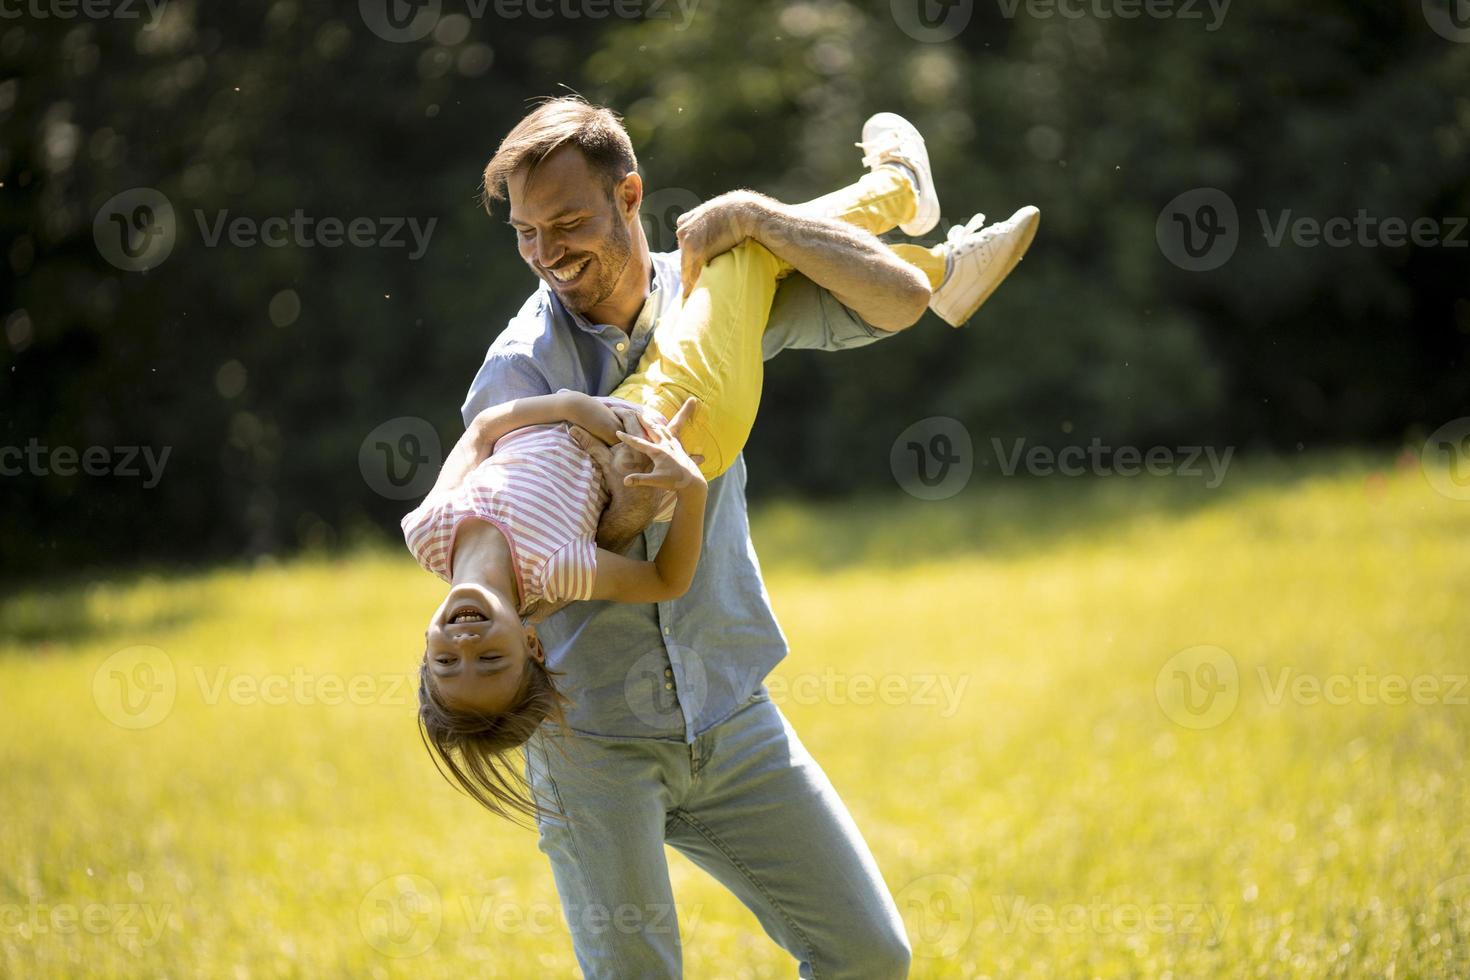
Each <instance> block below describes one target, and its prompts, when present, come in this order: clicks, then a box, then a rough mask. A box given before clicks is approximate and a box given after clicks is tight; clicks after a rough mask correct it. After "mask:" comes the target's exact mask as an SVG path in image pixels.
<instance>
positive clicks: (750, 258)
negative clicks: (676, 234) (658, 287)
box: [612, 240, 791, 479]
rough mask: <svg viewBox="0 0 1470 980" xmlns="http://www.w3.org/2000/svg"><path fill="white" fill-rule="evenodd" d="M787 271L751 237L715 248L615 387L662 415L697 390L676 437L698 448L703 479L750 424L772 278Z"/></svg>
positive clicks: (722, 463)
mask: <svg viewBox="0 0 1470 980" xmlns="http://www.w3.org/2000/svg"><path fill="white" fill-rule="evenodd" d="M790 271H791V267H790V266H789V265H787V264H786V263H785V262H782V261H781V260H780V259H778V258H776V256H775V255H773V254H772V253H771V251H770V250H769V249H767V248H766V247H765V246H764V245H761V244H759V243H757V242H754V241H748V240H747V241H745V242H742V243H741V244H739V245H737V246H735V247H734V248H732V249H731V250H730V251H728V252H725V253H724V254H722V255H717V256H716V257H715V258H714V259H713V261H711V262H710V263H709V264H708V265H706V266H705V267H704V269H703V270H702V271H701V272H700V274H699V281H698V282H697V283H696V284H695V287H694V291H693V292H692V293H690V295H689V298H688V299H686V300H685V301H684V303H683V305H682V306H681V307H680V308H679V309H678V310H677V311H676V312H675V314H674V316H673V319H672V322H670V321H669V320H665V321H663V322H661V323H659V324H658V326H657V327H656V328H655V329H654V332H653V339H652V340H650V341H649V342H648V348H647V349H646V350H645V351H644V352H643V359H642V360H641V361H639V363H638V370H637V371H635V372H634V373H633V374H631V375H629V376H628V379H627V380H626V381H624V382H623V383H622V384H621V385H619V386H618V387H617V389H616V390H614V391H613V393H612V394H613V397H614V398H623V399H626V400H627V401H630V402H633V403H634V404H637V405H643V406H646V407H648V408H652V409H654V410H656V411H658V412H660V413H661V414H662V415H663V416H664V418H672V417H673V415H674V413H675V412H677V411H678V410H679V406H680V405H682V404H683V403H684V399H686V398H691V397H692V398H698V399H699V402H700V405H699V410H698V411H696V412H695V413H694V417H693V418H692V419H691V420H690V422H689V424H688V426H687V427H686V428H685V429H684V431H683V432H682V433H681V434H680V441H681V442H682V443H683V444H684V448H685V449H687V450H688V451H689V453H690V454H691V455H695V454H703V456H704V462H703V463H701V464H700V467H699V468H700V470H701V471H702V472H703V473H704V475H705V477H706V478H707V479H714V478H715V477H717V476H719V475H720V474H721V473H723V472H725V470H727V469H729V467H730V465H731V464H732V463H734V462H735V457H736V456H737V455H738V454H739V453H740V450H741V449H743V448H745V440H746V439H747V438H749V436H750V430H751V427H752V426H754V425H755V415H756V410H757V408H759V406H760V398H761V384H762V381H763V379H764V374H765V364H764V361H763V359H762V357H761V335H762V334H763V333H764V332H765V329H766V318H767V317H768V316H769V315H770V312H771V299H772V298H773V297H774V296H775V295H776V283H777V281H778V280H779V279H780V278H781V277H782V276H784V275H785V274H786V273H787V272H790Z"/></svg>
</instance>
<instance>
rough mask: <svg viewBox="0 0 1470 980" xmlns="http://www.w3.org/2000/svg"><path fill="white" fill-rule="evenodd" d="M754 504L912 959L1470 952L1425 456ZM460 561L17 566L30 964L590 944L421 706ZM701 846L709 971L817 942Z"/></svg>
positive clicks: (1280, 961) (827, 734) (9, 880)
mask: <svg viewBox="0 0 1470 980" xmlns="http://www.w3.org/2000/svg"><path fill="white" fill-rule="evenodd" d="M1466 495H1467V496H1470V493H1467V494H1466ZM755 538H756V543H757V546H758V548H759V550H760V553H761V556H762V559H763V562H764V567H765V571H766V575H767V581H768V584H769V586H770V590H771V594H772V596H773V600H774V602H775V604H776V607H777V611H778V613H779V614H780V617H781V621H782V624H783V626H784V628H785V630H786V632H787V635H788V637H789V639H790V640H791V645H792V652H791V655H790V656H789V657H788V658H787V660H786V661H785V662H784V663H783V664H782V666H781V667H780V669H779V670H778V671H777V673H776V674H775V675H773V677H772V679H771V681H770V685H771V689H772V694H773V697H774V698H775V699H776V700H777V701H778V703H780V704H781V705H782V707H783V709H784V710H785V711H786V712H787V714H788V715H789V716H790V718H791V719H792V721H793V723H794V725H795V727H796V729H797V731H798V732H800V733H801V735H802V737H803V739H804V741H805V743H806V744H807V746H808V748H810V749H811V751H812V752H813V754H814V755H815V756H816V757H817V758H818V760H820V761H821V762H822V763H823V764H824V765H825V767H826V769H827V771H828V773H829V774H830V775H831V777H832V779H833V781H834V782H835V783H836V785H837V787H838V789H839V790H840V791H841V792H842V794H843V797H844V798H845V800H846V801H847V803H848V805H849V807H850V808H851V810H852V812H853V814H854V816H855V818H856V820H857V823H858V825H859V826H860V827H861V828H862V830H863V831H864V833H865V835H866V836H867V839H868V841H869V842H870V844H871V845H872V848H873V850H874V851H875V853H876V855H877V858H878V862H879V865H880V866H881V868H882V869H883V872H884V875H885V877H886V878H887V881H888V885H889V887H890V888H891V890H892V892H893V894H894V895H895V897H896V898H897V900H898V903H899V905H900V907H901V909H902V910H903V913H904V916H905V921H906V924H907V927H908V930H909V935H910V939H911V941H912V944H913V947H914V954H915V956H914V968H913V975H914V976H916V977H975V976H992V977H1053V976H1054V977H1094V976H1095V977H1125V976H1146V977H1170V976H1172V977H1213V976H1269V977H1316V976H1395V977H1423V976H1454V975H1461V976H1463V975H1465V974H1466V973H1467V972H1470V945H1467V943H1470V805H1467V804H1470V766H1467V762H1466V759H1467V756H1470V705H1467V702H1470V689H1467V686H1466V676H1467V672H1470V649H1467V637H1470V601H1467V596H1470V589H1467V586H1470V547H1467V542H1470V500H1461V499H1456V498H1455V497H1454V496H1450V495H1445V494H1442V493H1439V492H1436V491H1435V490H1434V489H1433V488H1432V487H1431V485H1430V483H1429V481H1427V480H1426V478H1425V474H1424V472H1422V471H1421V469H1420V467H1419V465H1418V461H1417V459H1411V458H1406V459H1403V460H1399V461H1394V460H1392V459H1391V458H1389V457H1382V458H1369V457H1362V456H1351V457H1346V456H1345V457H1324V458H1317V459H1310V460H1307V461H1305V462H1303V461H1300V460H1298V461H1294V462H1291V463H1270V462H1256V463H1252V464H1247V463H1237V464H1236V466H1235V467H1234V468H1233V469H1232V470H1231V472H1230V474H1229V478H1228V479H1227V480H1226V481H1225V482H1224V483H1223V485H1222V486H1220V487H1219V488H1218V489H1216V490H1207V489H1205V488H1204V487H1203V486H1202V485H1201V483H1200V481H1198V480H1194V481H1191V480H1187V479H1183V478H1178V477H1175V478H1167V477H1163V478H1142V477H1141V478H1135V479H1125V478H1121V477H1111V478H1086V479H1083V478H1078V479H1067V478H1061V477H1053V478H1050V479H1036V478H1033V479H1028V480H1021V479H1015V480H1003V479H993V480H990V481H977V482H975V483H972V484H971V485H970V487H969V488H968V489H967V490H966V492H965V493H963V494H961V495H960V496H958V497H955V498H953V499H950V500H947V501H935V502H924V501H919V500H915V499H913V498H910V497H908V496H906V495H904V494H902V493H900V492H898V491H897V490H895V491H894V493H893V494H892V495H890V496H888V497H884V498H881V499H868V500H866V501H863V502H860V503H854V504H840V505H806V504H804V505H801V506H784V505H782V506H770V507H766V508H764V509H762V510H758V511H757V513H756V515H755ZM438 591H439V590H438V586H437V584H436V581H435V580H434V579H432V578H431V577H430V576H428V575H427V574H425V573H424V572H422V571H421V570H419V568H418V567H417V566H416V565H415V564H414V562H413V561H412V559H411V558H410V556H409V555H408V554H407V552H406V551H403V550H401V549H397V548H388V547H380V548H372V549H366V550H363V551H360V552H358V553H354V554H351V555H348V556H341V557H332V558H327V557H320V558H304V559H299V560H293V561H290V562H287V563H283V564H279V565H271V564H266V565H258V566H255V567H252V568H248V569H242V568H232V569H222V570H217V571H211V572H206V573H200V574H192V575H183V574H179V573H168V574H165V575H161V576H147V575H134V576H128V577H119V578H116V579H113V580H109V581H104V582H98V583H80V584H70V585H56V586H52V587H44V586H38V587H36V588H34V589H32V590H29V591H22V592H20V593H18V594H15V593H13V594H11V595H10V596H9V597H7V598H6V599H5V600H4V602H3V605H0V637H3V639H0V643H3V646H0V764H3V772H4V790H3V803H0V812H3V817H0V975H4V976H15V977H29V976H36V977H56V976H78V977H118V976H164V977H209V978H216V977H298V976H299V977H335V976H341V977H347V976H351V977H375V976H381V977H389V976H401V977H453V978H462V977H467V976H486V977H563V976H568V977H569V976H575V975H576V966H575V960H574V958H573V956H572V951H571V943H570V939H569V934H568V931H567V928H566V926H565V924H564V922H563V921H562V919H561V916H560V913H559V907H558V904H557V900H556V892H555V888H554V886H553V883H552V879H551V874H550V870H549V867H548V865H547V863H546V860H545V859H544V857H543V856H542V855H541V854H540V853H539V852H538V851H537V848H536V838H535V834H534V833H533V832H531V831H527V830H524V829H517V828H515V827H512V826H510V825H508V824H505V823H503V822H500V821H497V820H496V819H493V818H491V817H489V816H486V815H484V814H482V813H481V812H479V811H477V809H476V808H475V806H474V805H472V804H471V803H470V802H468V801H467V800H466V799H465V798H464V797H462V796H461V795H459V794H457V793H456V792H455V791H454V790H453V789H451V788H450V787H449V786H448V785H447V784H446V783H444V782H443V781H442V780H441V779H440V778H439V777H438V775H437V774H436V773H435V772H434V770H433V768H432V766H431V765H430V763H429V760H428V758H427V756H426V754H425V752H424V750H423V748H422V746H421V745H420V744H419V742H418V739H417V737H416V735H415V732H414V728H413V712H414V689H413V682H412V678H411V670H412V668H413V666H414V663H415V659H416V656H417V653H418V650H419V644H420V642H421V638H422V630H423V621H424V618H425V615H426V613H427V611H428V610H429V609H430V608H431V607H432V606H433V604H434V603H435V602H436V601H437V598H438ZM588 655H595V651H588ZM671 861H672V868H673V874H674V878H675V882H674V886H675V893H676V895H677V899H678V904H679V908H678V913H679V918H680V922H681V925H682V933H683V939H684V958H685V965H686V972H687V974H688V975H689V976H690V977H720V978H724V977H791V976H794V975H795V972H796V971H795V967H794V964H793V962H792V961H791V959H790V958H789V957H788V956H787V955H786V954H785V953H784V952H782V951H781V950H780V949H779V948H777V947H776V946H775V945H774V944H773V943H772V942H771V941H770V940H769V939H768V938H766V937H765V936H764V935H763V934H762V933H761V932H760V929H759V927H758V926H757V924H756V921H755V919H754V918H753V917H752V916H751V915H750V914H749V913H748V912H746V911H745V910H744V909H743V908H742V907H741V906H740V905H739V903H738V902H737V901H736V900H735V899H734V898H732V897H731V896H730V895H728V894H727V893H725V892H723V891H722V890H721V889H720V888H719V887H718V886H717V885H716V884H714V882H713V881H712V880H710V879H709V878H707V877H706V876H705V875H704V874H703V873H702V872H700V871H699V870H697V869H696V868H694V867H693V865H691V864H689V863H688V862H687V861H685V860H684V859H683V858H682V857H679V856H678V855H671Z"/></svg>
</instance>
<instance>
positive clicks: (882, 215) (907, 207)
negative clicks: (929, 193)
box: [796, 166, 918, 235]
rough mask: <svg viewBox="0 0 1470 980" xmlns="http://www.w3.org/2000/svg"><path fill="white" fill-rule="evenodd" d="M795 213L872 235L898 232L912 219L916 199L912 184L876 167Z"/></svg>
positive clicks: (893, 170)
mask: <svg viewBox="0 0 1470 980" xmlns="http://www.w3.org/2000/svg"><path fill="white" fill-rule="evenodd" d="M796 207H797V209H798V210H801V211H804V212H806V213H808V214H814V215H820V216H821V217H824V218H837V219H839V220H841V221H846V222H847V223H848V224H850V225H857V226H858V227H859V228H861V229H863V230H864V231H867V232H871V233H872V234H874V235H882V234H884V233H886V232H890V231H892V230H893V229H895V228H897V227H898V226H899V225H900V224H901V223H902V222H905V221H907V220H909V219H910V218H912V217H913V216H914V212H915V210H916V209H917V208H918V196H917V195H916V194H915V192H914V183H913V181H912V180H910V179H909V177H908V176H907V175H906V174H905V173H904V172H903V171H902V170H899V169H898V168H897V167H889V166H883V167H878V168H877V169H875V170H873V171H872V172H871V173H868V174H865V175H863V178H862V179H861V180H859V181H858V182H857V183H855V184H849V185H847V186H846V187H844V188H842V189H841V190H836V191H833V192H832V193H831V194H824V195H822V196H821V197H819V198H816V199H815V200H811V201H807V202H805V203H804V204H798V205H797V206H796Z"/></svg>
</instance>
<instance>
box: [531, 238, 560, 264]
mask: <svg viewBox="0 0 1470 980" xmlns="http://www.w3.org/2000/svg"><path fill="white" fill-rule="evenodd" d="M565 252H566V249H565V248H564V247H563V246H562V243H561V239H560V238H559V237H558V236H557V235H554V234H546V235H538V236H537V238H536V261H538V262H540V263H541V264H542V265H543V266H545V267H546V268H548V269H554V268H556V264H557V263H558V262H560V261H561V257H562V255H563V254H564V253H565Z"/></svg>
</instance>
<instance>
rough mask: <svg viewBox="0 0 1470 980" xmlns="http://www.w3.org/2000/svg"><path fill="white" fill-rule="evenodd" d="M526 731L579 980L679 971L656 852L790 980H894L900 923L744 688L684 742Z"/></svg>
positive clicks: (818, 775)
mask: <svg viewBox="0 0 1470 980" xmlns="http://www.w3.org/2000/svg"><path fill="white" fill-rule="evenodd" d="M557 738H558V736H555V735H549V734H547V733H545V732H544V731H543V732H538V733H537V734H536V735H535V736H534V737H533V738H532V739H531V741H530V742H528V743H527V744H526V759H527V777H528V779H529V781H530V783H531V787H532V790H533V792H534V793H535V794H536V797H537V799H538V801H539V802H540V803H541V805H542V806H543V807H545V808H547V809H549V810H551V811H553V812H552V814H551V815H547V816H544V817H542V818H541V820H539V821H538V825H539V829H540V847H541V850H542V852H543V853H545V854H546V856H547V857H548V858H550V860H551V868H552V872H553V874H554V875H555V877H556V887H557V891H558V893H559V894H560V896H561V903H562V910H563V912H564V913H565V915H566V918H567V922H568V924H569V925H570V927H571V932H572V943H573V945H574V947H575V949H576V953H577V962H578V963H579V964H580V965H581V967H582V971H583V973H584V974H585V975H586V976H587V978H588V980H602V978H608V980H646V978H659V977H679V976H681V975H682V960H681V946H680V940H679V925H678V921H677V916H676V912H675V906H674V893H673V889H672V887H671V886H670V883H669V870H668V864H667V863H666V860H665V854H664V844H665V843H668V844H670V845H671V846H673V847H675V848H677V849H678V850H679V851H680V852H681V853H682V854H684V855H685V856H687V857H688V858H689V859H690V860H691V861H693V862H694V863H695V864H697V865H699V866H700V867H701V868H703V869H704V870H705V871H707V872H709V873H710V874H711V875H713V876H714V877H715V878H716V879H717V880H718V881H719V882H720V883H721V884H723V885H724V886H725V887H726V888H728V889H729V890H730V891H731V892H733V893H734V894H735V896H736V897H738V898H739V899H740V900H741V901H742V902H744V903H745V905H746V906H747V907H748V908H749V909H750V910H751V911H752V912H754V913H755V916H756V918H757V919H758V920H759V921H760V923H761V925H762V926H763V927H764V928H765V930H766V932H767V933H768V934H769V935H770V937H771V938H772V939H773V940H775V941H776V942H777V943H778V944H780V945H781V946H782V948H784V949H786V950H787V951H788V952H790V953H791V955H792V956H794V957H796V959H797V960H798V961H799V962H800V965H801V966H800V973H801V976H803V977H811V978H818V980H839V978H863V980H880V978H882V980H888V978H894V977H904V976H907V974H908V967H909V957H910V953H909V944H908V939H907V938H906V936H905V935H904V928H903V921H902V919H901V918H900V916H899V913H898V909H897V907H896V906H895V905H894V902H893V899H892V897H891V896H890V895H889V894H888V889H887V887H886V886H885V885H884V883H883V877H882V875H881V874H879V872H878V865H877V863H876V862H875V861H874V860H873V855H872V853H871V852H870V851H869V850H868V846H867V844H866V843H864V841H863V838H862V834H860V833H859V832H858V829H857V826H856V825H855V824H854V823H853V821H852V817H851V816H849V815H848V812H847V808H846V807H845V806H843V804H842V800H841V799H840V798H838V796H837V792H836V790H834V789H833V788H832V783H831V782H830V781H829V780H828V779H827V776H826V774H825V773H823V772H822V769H821V767H820V766H818V765H817V763H816V762H815V761H814V760H813V759H812V757H811V755H809V754H808V753H807V751H806V749H805V748H804V747H803V746H802V744H801V740H800V739H798V738H797V736H796V732H795V731H793V730H792V728H791V725H790V724H789V723H788V722H787V721H786V718H785V717H784V716H783V715H782V714H781V711H780V709H779V708H777V707H776V706H775V705H774V704H772V703H771V701H770V697H769V696H768V695H767V694H766V693H765V692H764V691H762V692H759V693H757V694H755V695H753V696H752V697H751V699H750V700H749V701H747V702H746V703H745V704H744V705H742V706H741V707H740V708H739V709H738V710H737V711H736V712H735V713H734V714H732V715H731V716H730V717H729V718H726V719H725V720H724V721H722V722H720V723H719V724H717V725H715V726H714V727H712V728H710V729H709V730H708V731H706V732H705V733H704V734H702V735H700V736H699V737H698V738H697V739H696V740H695V741H694V742H693V743H692V744H685V743H681V742H669V741H662V740H654V739H613V738H602V737H597V736H586V735H573V736H570V737H563V738H560V740H559V741H560V744H561V746H562V748H563V749H565V751H566V753H567V754H568V755H569V756H570V757H571V758H570V760H568V759H567V758H564V757H563V756H562V753H561V752H560V751H558V749H557V746H556V745H554V744H551V742H552V740H554V739H557Z"/></svg>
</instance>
